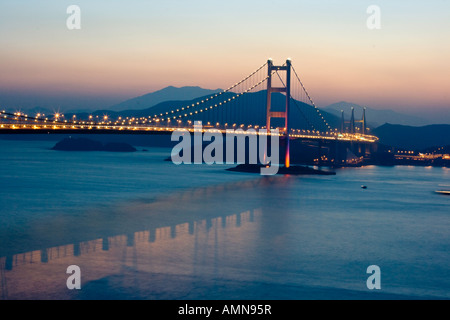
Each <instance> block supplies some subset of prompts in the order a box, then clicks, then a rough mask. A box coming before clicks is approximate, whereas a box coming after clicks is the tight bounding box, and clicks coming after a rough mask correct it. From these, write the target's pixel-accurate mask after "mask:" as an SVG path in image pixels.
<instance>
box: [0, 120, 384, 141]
mask: <svg viewBox="0 0 450 320" xmlns="http://www.w3.org/2000/svg"><path fill="white" fill-rule="evenodd" d="M240 128H241V129H243V127H242V126H241V127H240ZM180 129H183V130H188V131H189V132H200V129H194V128H193V127H179V126H118V125H108V124H75V123H67V124H60V123H58V124H54V123H53V124H52V123H49V124H30V123H26V124H23V123H21V124H17V123H3V124H0V134H50V133H59V134H60V133H68V134H118V133H122V134H157V135H170V134H172V132H174V131H176V130H180ZM230 129H239V127H236V126H233V127H230V128H213V127H208V126H203V127H202V129H201V132H202V133H204V132H206V131H208V130H209V131H211V130H213V131H215V132H220V133H222V134H226V133H227V130H230ZM248 129H251V127H248V128H247V130H244V129H243V131H242V132H240V131H235V133H236V134H245V135H248V134H257V135H268V134H267V133H263V132H259V130H258V129H255V131H253V132H252V131H248ZM269 135H271V133H269ZM277 135H279V136H280V137H284V136H285V135H286V134H285V133H279V134H277ZM289 137H290V138H291V139H300V140H302V139H304V140H324V141H343V142H360V143H367V144H371V143H376V142H377V141H378V138H377V137H375V136H371V135H362V134H350V133H337V132H328V133H323V132H318V131H310V130H298V129H293V130H291V133H290V134H289Z"/></svg>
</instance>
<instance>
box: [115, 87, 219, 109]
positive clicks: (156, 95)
mask: <svg viewBox="0 0 450 320" xmlns="http://www.w3.org/2000/svg"><path fill="white" fill-rule="evenodd" d="M221 91H223V90H222V89H216V90H210V89H203V88H200V87H192V86H191V87H181V88H177V87H173V86H169V87H166V88H164V89H161V90H158V91H155V92H151V93H147V94H144V95H142V96H139V97H136V98H132V99H129V100H126V101H123V102H121V103H118V104H116V105H113V106H111V107H108V108H107V109H108V110H112V111H122V110H133V109H134V110H139V109H148V108H151V107H153V106H155V105H157V104H158V103H161V102H165V101H186V100H193V99H195V98H198V97H202V96H208V95H212V94H214V93H217V92H221Z"/></svg>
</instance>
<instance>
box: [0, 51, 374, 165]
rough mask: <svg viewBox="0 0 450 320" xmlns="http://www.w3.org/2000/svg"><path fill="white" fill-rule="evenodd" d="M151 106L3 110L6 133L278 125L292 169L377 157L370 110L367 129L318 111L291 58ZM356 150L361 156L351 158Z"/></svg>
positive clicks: (0, 126)
mask: <svg viewBox="0 0 450 320" xmlns="http://www.w3.org/2000/svg"><path fill="white" fill-rule="evenodd" d="M0 102H1V101H0ZM145 110H147V111H148V114H147V115H145V116H142V115H141V116H139V117H138V116H136V114H137V113H140V114H142V110H137V111H138V112H137V111H136V112H135V114H133V113H130V112H127V113H125V112H122V114H120V113H118V114H116V115H115V116H111V115H104V114H103V112H102V113H100V112H94V113H93V114H91V115H89V116H87V115H86V116H84V117H85V118H83V115H81V114H68V115H62V114H54V115H52V116H49V115H47V116H45V115H42V114H36V115H27V114H24V113H22V112H7V111H5V110H3V111H0V134H1V133H9V134H11V133H46V134H47V133H70V134H85V133H89V134H93V133H97V134H105V133H121V134H157V135H161V134H169V135H170V134H171V133H172V132H173V131H176V130H179V129H186V130H188V131H189V132H191V133H193V132H194V127H193V124H194V121H202V123H203V124H204V125H203V129H202V130H204V131H206V130H211V129H213V130H217V132H221V133H222V134H225V133H226V132H227V130H229V129H242V130H240V131H241V132H242V134H246V130H247V131H248V129H255V130H257V132H258V129H259V130H260V129H266V130H267V133H265V134H268V135H272V134H273V132H274V131H275V129H277V130H278V131H279V134H278V133H277V135H279V136H280V139H281V141H283V143H282V144H283V145H284V150H283V152H282V154H280V160H282V161H284V165H285V166H286V167H289V166H290V165H291V163H294V162H296V163H300V162H301V163H305V162H309V163H311V162H313V163H317V164H330V165H345V164H348V163H349V161H350V163H351V162H352V161H355V160H354V159H359V158H361V157H364V156H367V155H368V154H370V152H371V151H373V150H374V149H375V148H376V143H377V141H378V138H377V137H375V136H372V135H369V134H367V126H366V118H365V115H363V120H361V123H362V128H361V129H359V128H357V127H356V123H358V121H355V120H354V115H353V116H352V120H351V121H350V126H349V130H346V129H344V127H345V123H344V121H343V120H341V121H340V119H339V118H337V117H335V116H332V115H330V114H326V113H323V112H322V111H321V110H320V109H319V108H317V106H316V104H315V103H314V101H313V99H312V98H311V96H310V94H309V93H308V91H307V90H306V88H305V86H304V84H303V82H302V81H301V79H300V77H299V75H298V73H297V72H296V70H295V68H294V66H293V64H292V61H291V60H290V59H287V60H286V62H285V63H284V64H282V65H274V63H273V61H272V59H269V60H268V61H267V62H265V63H264V64H263V65H261V66H260V67H259V68H257V69H256V70H255V71H254V72H252V73H251V74H249V75H248V76H246V77H245V78H243V79H242V80H240V81H238V82H236V83H235V84H233V85H232V86H230V87H229V88H228V89H226V90H223V91H221V92H217V93H214V94H212V95H210V96H205V97H200V98H197V99H194V100H192V101H190V102H186V101H184V102H183V101H175V102H173V105H171V106H167V104H161V105H156V106H153V107H151V108H148V109H145ZM339 127H341V129H340V130H338V128H339ZM238 131H239V130H236V132H238ZM238 134H239V133H238ZM258 134H260V132H258ZM312 150H315V151H312ZM349 154H351V155H352V156H353V158H352V159H353V160H352V159H350V160H349V157H348V155H349ZM283 158H284V159H283ZM356 161H357V160H356Z"/></svg>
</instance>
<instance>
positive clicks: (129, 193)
mask: <svg viewBox="0 0 450 320" xmlns="http://www.w3.org/2000/svg"><path fill="white" fill-rule="evenodd" d="M53 145H54V142H48V141H5V140H0V148H1V150H2V151H1V153H0V181H1V182H0V221H1V225H0V272H1V273H0V276H1V292H0V293H1V296H0V298H1V299H108V298H109V299H334V298H337V299H341V298H342V299H361V298H363V299H377V298H392V299H396V298H398V299H402V298H419V299H421V298H443V299H448V298H450V232H449V230H450V197H448V196H443V195H438V194H436V193H434V191H435V190H437V189H446V188H447V189H448V188H450V186H449V185H450V169H447V168H431V167H406V166H397V167H376V166H368V167H362V168H347V169H340V170H337V174H336V175H335V176H273V177H263V176H259V175H253V174H243V173H236V172H228V171H225V170H224V169H225V168H227V166H206V165H184V166H175V165H173V164H172V163H171V162H170V161H164V159H165V158H167V156H168V155H169V154H170V150H169V149H162V148H161V149H157V148H151V149H149V151H148V152H143V151H139V152H136V153H109V152H58V151H52V150H49V149H50V148H51V147H52V146H53ZM138 149H139V150H142V148H138ZM361 185H367V186H368V188H367V189H361ZM73 264H75V265H78V266H79V267H80V268H81V273H82V288H81V290H68V289H67V287H66V280H67V277H68V275H67V274H66V268H67V266H69V265H73ZM370 265H378V266H379V267H380V269H381V285H382V288H381V290H377V291H371V290H368V289H367V287H366V280H367V277H368V276H369V275H368V274H367V273H366V269H367V267H368V266H370Z"/></svg>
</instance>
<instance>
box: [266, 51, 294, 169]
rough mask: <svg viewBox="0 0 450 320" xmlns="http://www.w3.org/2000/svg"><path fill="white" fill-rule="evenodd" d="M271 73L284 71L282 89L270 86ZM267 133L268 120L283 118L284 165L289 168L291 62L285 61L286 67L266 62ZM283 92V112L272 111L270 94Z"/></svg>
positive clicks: (270, 61)
mask: <svg viewBox="0 0 450 320" xmlns="http://www.w3.org/2000/svg"><path fill="white" fill-rule="evenodd" d="M273 71H286V84H285V86H284V87H273V86H272V72H273ZM267 76H268V79H267V126H266V128H267V132H270V128H271V126H270V120H271V119H272V118H284V129H285V133H286V153H285V160H284V165H285V167H286V168H289V166H290V156H289V144H290V143H289V131H290V128H289V105H290V98H291V60H290V59H287V60H286V65H283V66H274V65H273V61H272V59H269V60H268V61H267ZM274 92H284V93H285V94H286V108H285V111H272V93H274Z"/></svg>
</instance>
